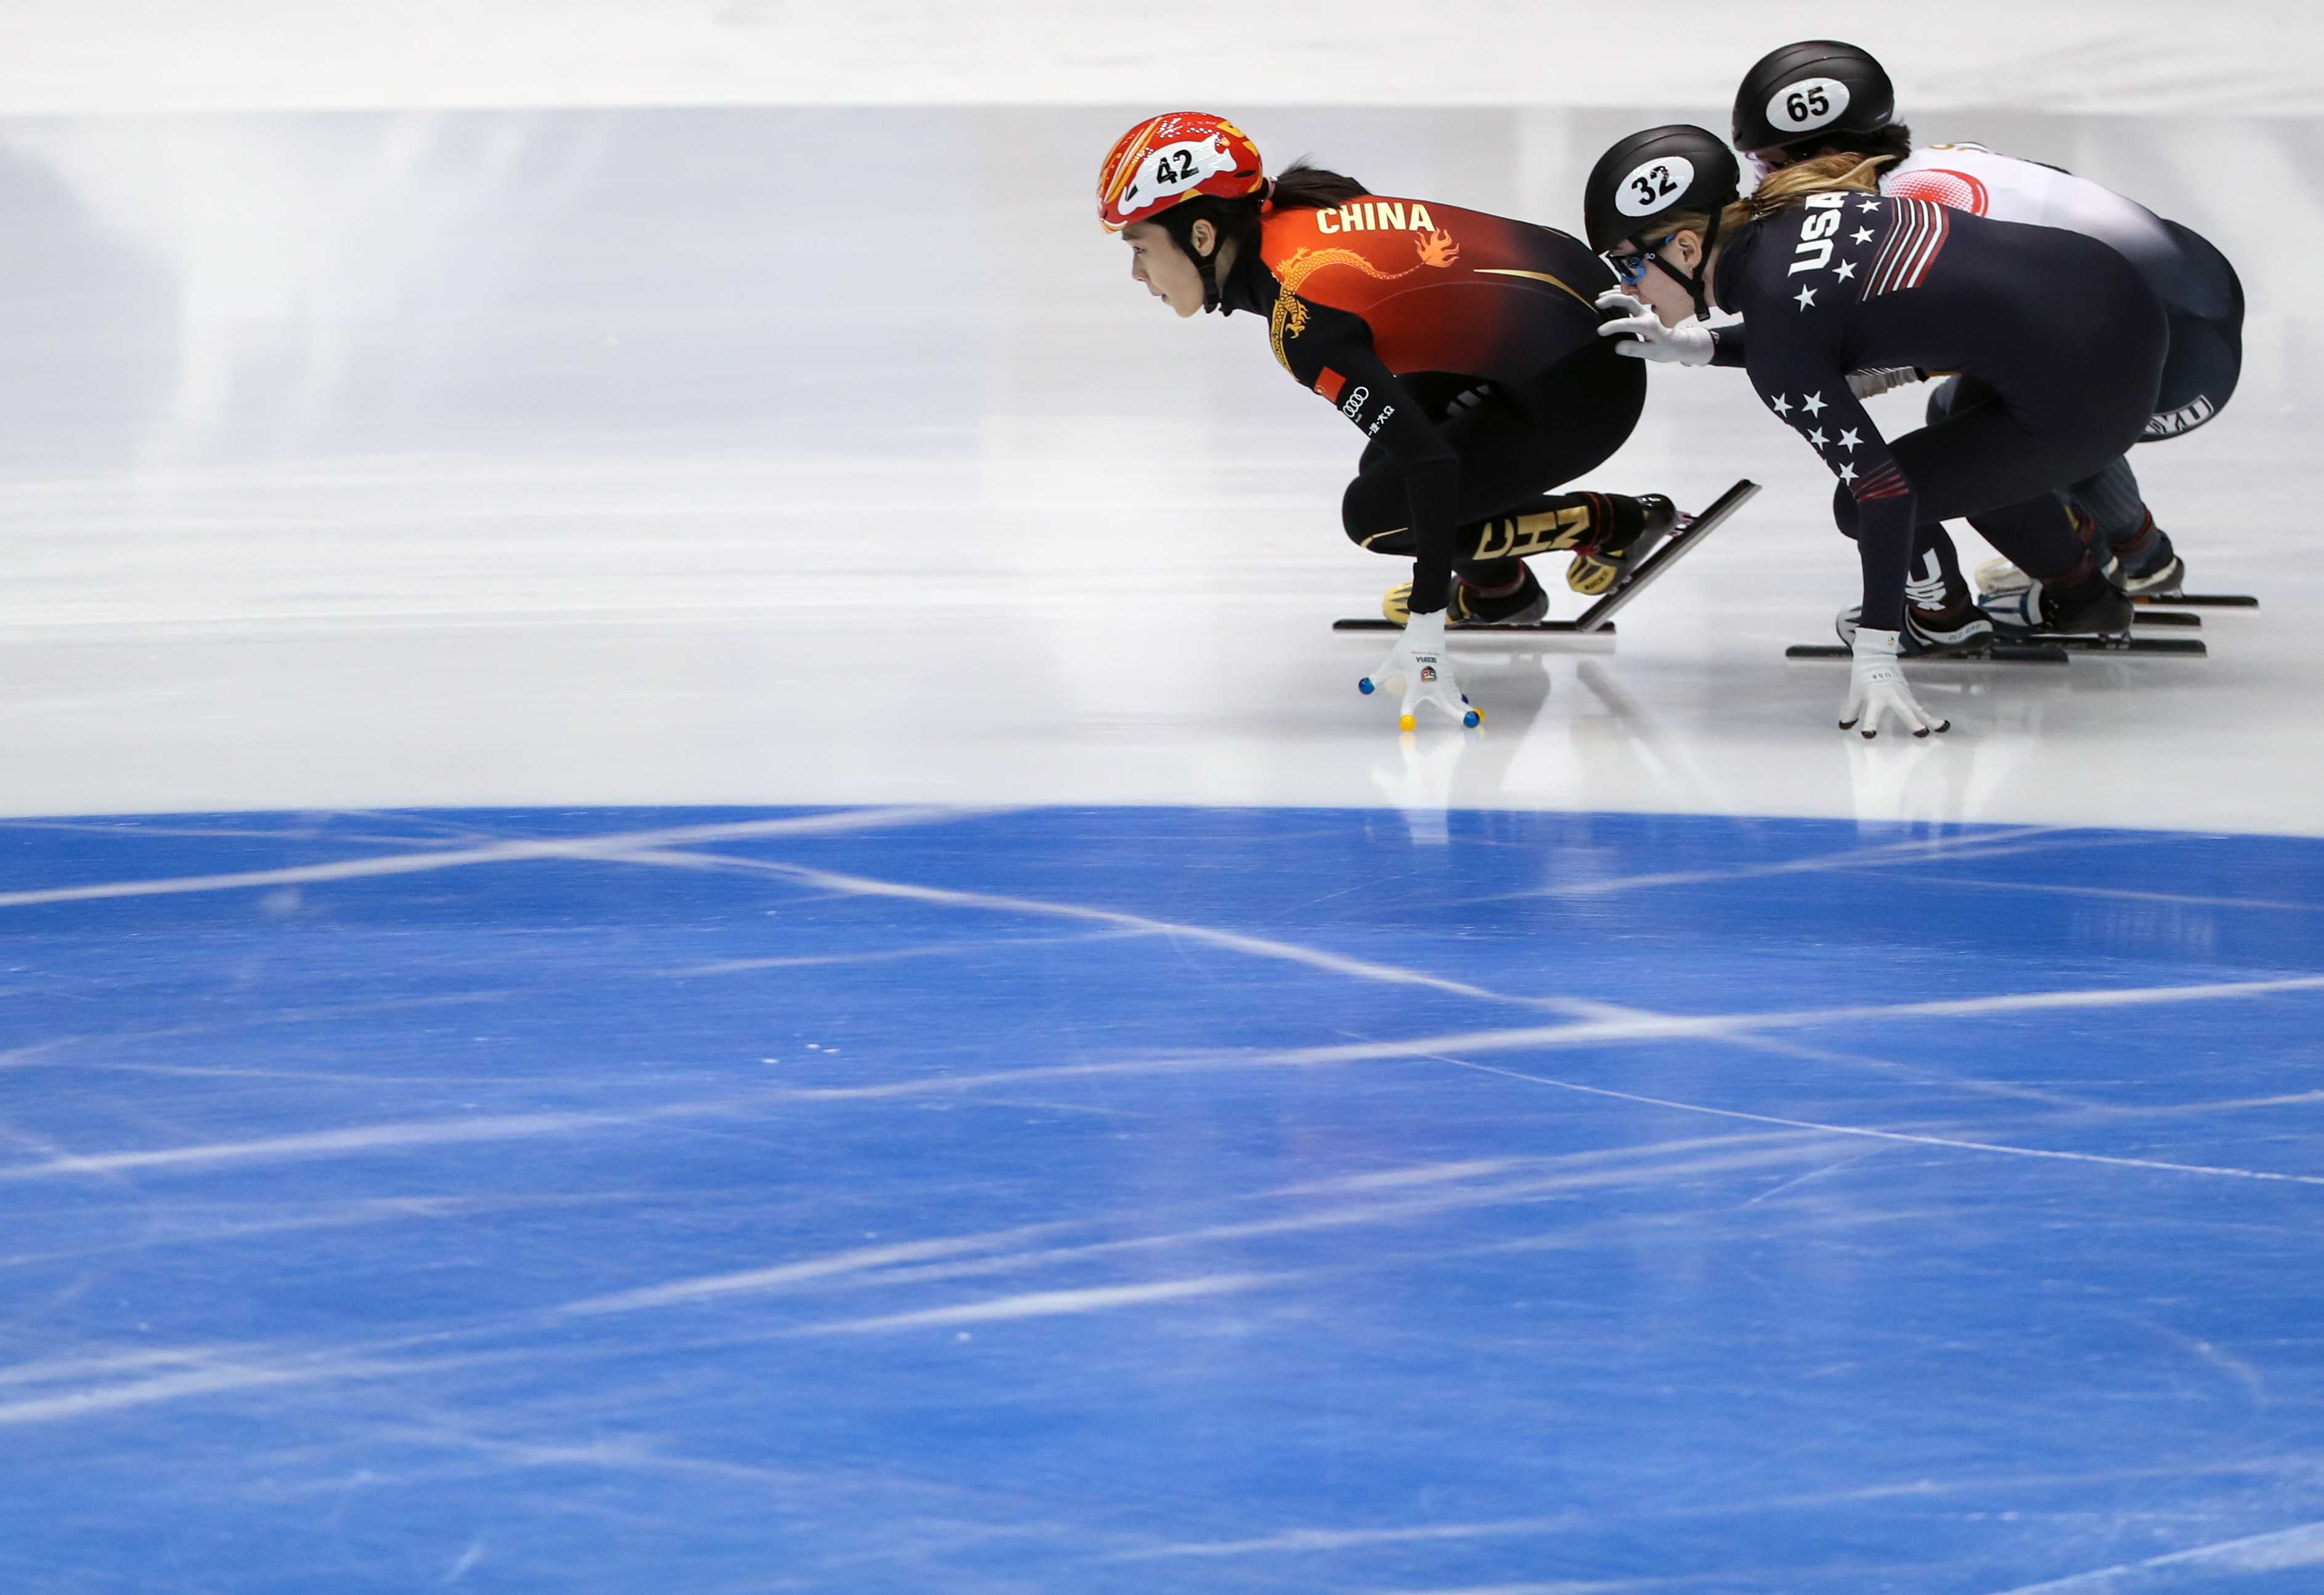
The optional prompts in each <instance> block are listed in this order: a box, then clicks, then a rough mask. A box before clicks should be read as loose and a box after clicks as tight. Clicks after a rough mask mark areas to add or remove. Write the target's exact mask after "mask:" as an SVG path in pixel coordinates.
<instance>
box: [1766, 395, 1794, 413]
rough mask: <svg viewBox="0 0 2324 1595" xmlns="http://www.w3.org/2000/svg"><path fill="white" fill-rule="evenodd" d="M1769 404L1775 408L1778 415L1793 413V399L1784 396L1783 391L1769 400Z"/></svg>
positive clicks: (1771, 407) (1772, 408) (1770, 407)
mask: <svg viewBox="0 0 2324 1595" xmlns="http://www.w3.org/2000/svg"><path fill="white" fill-rule="evenodd" d="M1767 405H1768V408H1769V409H1771V410H1774V411H1775V413H1776V414H1777V415H1789V414H1791V413H1792V402H1791V401H1790V400H1788V399H1786V398H1784V396H1783V395H1782V394H1781V393H1778V394H1776V395H1775V397H1774V398H1773V399H1770V400H1768V401H1767Z"/></svg>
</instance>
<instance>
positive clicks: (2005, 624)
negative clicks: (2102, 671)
mask: <svg viewBox="0 0 2324 1595" xmlns="http://www.w3.org/2000/svg"><path fill="white" fill-rule="evenodd" d="M1978 608H1980V609H1982V610H1983V611H1984V612H1985V615H1986V618H1987V620H1990V621H1991V622H1993V627H1994V630H1995V631H1996V632H1999V633H2000V634H2001V635H2003V636H2005V637H2013V638H2014V637H2023V636H2025V635H2027V634H2028V633H2030V632H2055V633H2057V634H2059V635H2061V636H2066V637H2087V636H2098V637H2127V636H2129V635H2130V622H2131V616H2132V615H2133V614H2134V613H2136V612H2135V610H2133V609H2132V608H2131V604H2130V600H2129V598H2127V597H2126V596H2125V595H2124V594H2123V592H2122V589H2121V588H2119V587H2117V586H2116V585H2114V583H2113V582H2111V581H2109V580H2107V576H2106V574H2105V572H2104V571H2097V572H2093V573H2092V574H2091V575H2090V576H2089V578H2088V579H2087V580H2085V581H2083V582H2081V583H2080V584H2079V585H2075V586H2072V587H2067V588H2062V589H2061V588H2057V587H2052V586H2050V585H2048V584H2046V583H2043V582H2037V581H2032V580H2030V579H2029V581H2028V582H2027V584H2026V585H2024V586H2023V587H2020V588H2018V589H2017V590H2016V591H2015V592H2009V593H2002V594H1999V595H1995V594H1987V595H1986V596H1985V597H1984V598H1983V599H1981V600H1980V601H1979V603H1978Z"/></svg>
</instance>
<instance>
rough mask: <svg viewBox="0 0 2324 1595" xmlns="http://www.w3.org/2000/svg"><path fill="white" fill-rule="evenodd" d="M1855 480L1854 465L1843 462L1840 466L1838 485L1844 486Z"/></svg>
mask: <svg viewBox="0 0 2324 1595" xmlns="http://www.w3.org/2000/svg"><path fill="white" fill-rule="evenodd" d="M1855 480H1856V467H1855V466H1851V465H1848V464H1845V463H1843V464H1842V465H1841V466H1840V485H1841V486H1843V487H1845V486H1847V485H1848V484H1850V483H1852V482H1854V481H1855Z"/></svg>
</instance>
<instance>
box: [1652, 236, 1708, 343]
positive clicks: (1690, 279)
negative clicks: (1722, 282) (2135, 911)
mask: <svg viewBox="0 0 2324 1595" xmlns="http://www.w3.org/2000/svg"><path fill="white" fill-rule="evenodd" d="M1718 242H1719V212H1718V211H1716V210H1714V211H1712V212H1711V225H1710V226H1708V227H1706V228H1704V229H1703V235H1702V264H1701V265H1699V266H1697V267H1696V268H1695V269H1694V270H1693V271H1692V272H1682V271H1680V270H1679V269H1678V268H1677V267H1676V266H1674V265H1672V264H1671V263H1670V262H1668V261H1666V260H1665V259H1663V258H1662V256H1660V255H1656V256H1655V263H1656V264H1658V265H1660V266H1661V267H1662V269H1663V270H1664V271H1665V272H1669V273H1670V274H1671V276H1672V277H1674V279H1676V280H1677V282H1678V285H1679V286H1680V287H1681V288H1683V289H1685V290H1686V291H1687V295H1688V297H1689V298H1691V299H1692V300H1694V314H1695V318H1696V319H1697V320H1699V321H1708V320H1710V319H1711V289H1710V286H1709V284H1708V283H1706V282H1705V281H1703V279H1704V278H1705V277H1706V276H1708V275H1709V274H1710V272H1711V248H1712V246H1713V245H1715V244H1717V243H1718Z"/></svg>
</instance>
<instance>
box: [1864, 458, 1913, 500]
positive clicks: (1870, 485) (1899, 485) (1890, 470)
mask: <svg viewBox="0 0 2324 1595" xmlns="http://www.w3.org/2000/svg"><path fill="white" fill-rule="evenodd" d="M1912 491H1913V484H1911V483H1909V482H1907V481H1905V480H1904V472H1903V471H1902V470H1900V469H1899V468H1898V467H1897V465H1896V462H1895V460H1890V461H1889V462H1888V463H1887V464H1886V465H1885V466H1881V467H1880V468H1879V469H1878V470H1877V471H1875V472H1873V473H1872V475H1869V476H1867V477H1866V478H1865V479H1864V480H1863V481H1861V482H1859V483H1858V484H1856V485H1855V486H1853V487H1851V488H1849V492H1850V493H1854V494H1855V495H1856V502H1858V503H1859V504H1863V503H1869V502H1872V501H1873V500H1875V499H1892V498H1903V497H1904V495H1905V494H1906V493H1910V492H1912Z"/></svg>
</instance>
